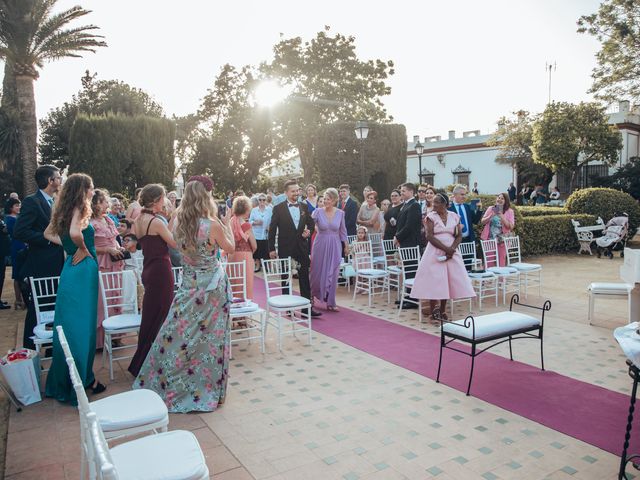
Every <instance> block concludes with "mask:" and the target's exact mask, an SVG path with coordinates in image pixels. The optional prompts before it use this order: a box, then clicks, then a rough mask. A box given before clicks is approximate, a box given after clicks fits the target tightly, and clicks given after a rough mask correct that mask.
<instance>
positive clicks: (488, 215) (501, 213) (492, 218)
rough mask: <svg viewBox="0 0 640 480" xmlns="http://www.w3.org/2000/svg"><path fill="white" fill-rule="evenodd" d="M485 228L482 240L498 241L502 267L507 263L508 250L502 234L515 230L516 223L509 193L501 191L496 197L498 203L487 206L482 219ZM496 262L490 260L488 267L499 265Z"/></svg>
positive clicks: (499, 258)
mask: <svg viewBox="0 0 640 480" xmlns="http://www.w3.org/2000/svg"><path fill="white" fill-rule="evenodd" d="M480 223H481V224H482V225H484V228H483V230H482V234H480V238H481V239H482V240H489V239H490V238H494V239H495V240H496V242H497V243H498V261H499V263H500V265H499V266H500V267H504V266H506V265H507V250H506V248H505V247H504V242H503V241H502V238H501V237H502V235H504V234H509V233H511V232H512V231H513V227H514V226H515V224H516V219H515V215H514V213H513V208H511V202H510V201H509V195H508V194H506V193H499V194H498V196H497V197H496V204H495V205H494V206H493V207H491V208H487V211H486V212H484V216H483V217H482V220H481V221H480ZM494 264H495V262H489V263H488V264H487V265H486V267H497V266H498V265H494Z"/></svg>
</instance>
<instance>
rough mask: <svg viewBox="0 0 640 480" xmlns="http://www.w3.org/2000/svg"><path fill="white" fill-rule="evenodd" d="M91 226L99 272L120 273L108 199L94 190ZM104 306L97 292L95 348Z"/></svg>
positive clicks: (101, 333) (101, 335) (100, 343)
mask: <svg viewBox="0 0 640 480" xmlns="http://www.w3.org/2000/svg"><path fill="white" fill-rule="evenodd" d="M91 209H92V215H91V225H92V226H93V229H94V230H95V234H94V238H95V244H96V253H97V254H98V268H99V271H100V272H120V271H122V270H123V269H124V262H123V261H122V259H123V258H124V255H123V249H122V248H121V247H120V245H118V242H117V240H116V238H117V237H118V229H117V227H116V225H115V224H114V223H113V220H111V218H109V215H107V213H108V212H109V197H108V196H107V192H105V191H104V190H100V189H97V188H96V189H95V191H94V194H93V198H92V200H91ZM103 320H104V306H103V303H102V294H100V292H98V331H97V334H96V348H102V347H103V345H104V330H103V329H102V321H103Z"/></svg>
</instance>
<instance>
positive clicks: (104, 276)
mask: <svg viewBox="0 0 640 480" xmlns="http://www.w3.org/2000/svg"><path fill="white" fill-rule="evenodd" d="M127 275H128V276H132V275H133V276H134V277H135V274H134V272H133V271H132V270H124V271H121V272H101V273H100V295H102V305H103V308H104V320H103V321H102V328H103V329H104V348H103V349H102V364H103V365H104V360H105V357H106V358H107V359H108V360H109V378H110V379H111V380H113V362H114V361H115V360H124V359H127V358H131V357H132V356H133V352H131V354H130V355H125V356H119V357H116V356H114V354H117V353H118V352H120V351H122V350H125V349H129V350H133V351H135V348H136V347H137V343H133V344H130V345H127V344H124V343H123V340H126V339H127V338H131V337H135V336H137V335H138V331H139V330H140V321H141V320H142V317H141V315H140V314H139V313H138V297H137V296H135V295H134V296H133V297H132V296H130V295H127V294H126V289H125V288H124V286H125V285H126V284H127V283H129V282H130V281H131V277H130V278H129V279H128V280H127V279H126V276H127ZM114 340H120V342H121V343H120V345H119V346H114V344H113V341H114Z"/></svg>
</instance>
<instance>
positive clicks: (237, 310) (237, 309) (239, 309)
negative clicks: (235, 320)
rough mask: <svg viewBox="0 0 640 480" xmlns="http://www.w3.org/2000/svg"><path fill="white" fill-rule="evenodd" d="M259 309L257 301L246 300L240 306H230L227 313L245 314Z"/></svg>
mask: <svg viewBox="0 0 640 480" xmlns="http://www.w3.org/2000/svg"><path fill="white" fill-rule="evenodd" d="M259 311H260V305H258V304H257V303H254V302H250V301H248V302H247V303H246V305H244V306H242V307H233V306H232V307H231V308H230V309H229V314H230V315H240V314H243V313H244V314H247V313H256V312H259Z"/></svg>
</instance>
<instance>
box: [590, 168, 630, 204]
mask: <svg viewBox="0 0 640 480" xmlns="http://www.w3.org/2000/svg"><path fill="white" fill-rule="evenodd" d="M593 183H594V185H595V186H596V187H609V188H614V189H616V190H622V191H623V192H626V193H628V194H629V195H631V196H632V197H633V198H635V199H636V200H640V157H633V158H630V159H629V161H628V162H627V163H625V164H624V165H623V166H622V167H620V168H619V169H618V170H616V172H615V173H614V174H613V175H610V176H608V177H595V178H594V179H593Z"/></svg>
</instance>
